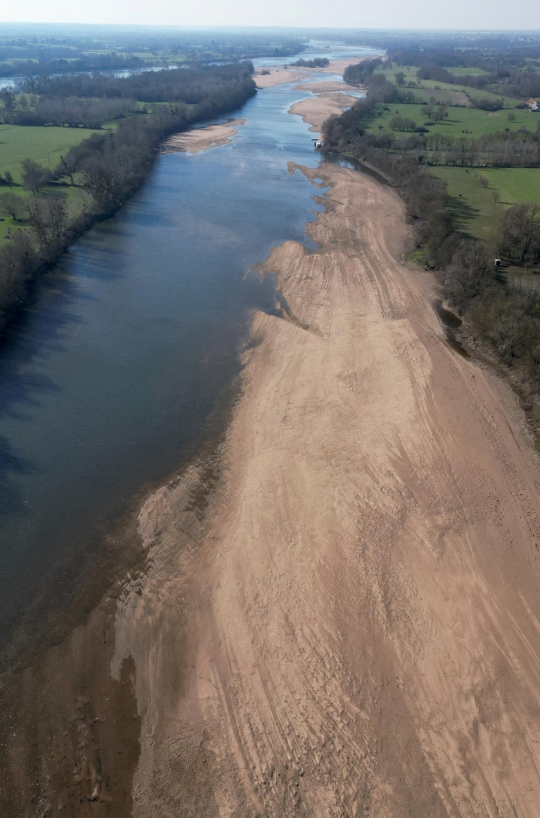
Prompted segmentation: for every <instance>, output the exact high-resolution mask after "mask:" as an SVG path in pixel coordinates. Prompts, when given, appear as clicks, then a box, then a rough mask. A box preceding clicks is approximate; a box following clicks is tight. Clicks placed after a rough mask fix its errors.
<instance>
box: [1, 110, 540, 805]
mask: <svg viewBox="0 0 540 818" xmlns="http://www.w3.org/2000/svg"><path fill="white" fill-rule="evenodd" d="M320 99H322V98H320ZM321 104H323V102H321ZM324 104H326V102H324ZM290 171H291V173H304V174H305V175H306V176H307V177H308V178H309V179H310V180H311V181H312V183H313V191H314V194H315V195H319V196H322V195H323V190H322V188H324V189H325V190H324V197H323V201H324V203H325V206H326V207H325V212H324V213H322V214H320V215H319V216H318V217H317V219H316V221H315V222H313V223H312V224H311V225H310V226H309V233H310V235H311V236H312V238H313V239H314V240H315V242H317V250H316V251H314V252H311V251H308V250H307V249H306V248H305V247H304V246H303V245H301V244H298V243H296V242H287V243H286V244H284V245H282V246H280V247H277V248H275V249H274V250H273V251H272V253H271V255H270V257H269V258H268V259H267V261H266V262H265V263H264V264H263V265H262V268H261V272H262V273H263V274H264V273H265V272H273V273H276V274H277V276H278V280H279V286H280V289H281V291H282V293H283V296H284V298H285V299H286V303H287V305H288V306H287V310H286V311H285V312H283V314H282V317H277V316H275V315H267V314H263V313H260V312H257V313H255V315H254V317H253V325H252V336H253V342H252V344H251V345H250V346H249V348H248V349H247V350H246V351H245V353H244V369H243V374H242V394H241V398H240V399H239V401H238V403H237V404H236V407H235V410H234V415H233V419H232V422H231V424H230V426H229V428H228V431H227V435H226V438H225V440H224V442H223V443H222V444H221V446H220V447H219V449H218V450H217V451H216V452H214V453H213V454H212V455H207V456H206V457H203V458H200V459H199V460H198V461H196V462H194V463H193V464H192V465H191V466H190V468H189V469H188V470H187V471H186V472H185V473H184V474H182V475H180V476H179V477H178V478H176V479H175V480H174V481H172V482H171V483H169V484H168V485H166V486H163V487H161V488H160V489H159V490H157V491H155V492H153V493H152V494H151V495H150V496H149V497H148V499H147V500H146V501H145V502H144V504H143V507H142V509H141V511H140V514H139V518H138V533H139V536H140V538H141V540H142V543H143V544H144V546H145V548H146V550H147V553H148V563H147V566H146V570H145V571H144V573H142V574H141V575H140V576H138V577H136V578H134V579H133V580H132V581H131V582H128V583H127V584H126V585H125V586H124V588H123V590H122V591H121V592H120V593H119V596H118V599H116V600H114V601H110V602H109V603H107V604H108V605H109V609H108V610H107V611H103V614H102V618H101V619H100V618H99V617H97V618H96V616H97V614H94V615H93V618H91V620H90V623H91V626H92V628H93V631H92V633H93V638H94V641H95V642H96V644H97V643H98V642H99V640H100V639H102V640H103V645H104V648H103V650H104V651H105V655H106V661H107V662H109V659H110V671H111V674H112V677H113V680H114V681H112V682H111V683H110V689H111V690H112V691H114V690H115V689H119V686H120V687H121V686H122V685H123V686H124V687H126V686H127V687H128V688H129V691H130V692H129V695H127V697H126V699H125V701H126V702H127V704H126V707H125V710H122V711H116V710H114V708H113V713H114V712H118V713H119V716H118V723H117V725H115V724H114V723H111V719H112V718H113V717H112V716H110V715H108V714H110V708H111V704H110V696H111V694H110V692H109V688H108V687H107V682H106V680H104V678H103V676H102V675H99V673H98V672H97V671H96V674H95V679H94V687H93V694H94V697H95V701H93V702H92V704H91V705H90V704H87V700H85V699H84V696H83V697H82V704H79V707H82V708H83V710H84V708H85V707H86V709H87V712H86V713H83V715H82V716H78V715H77V713H76V712H75V711H72V712H73V713H74V715H73V724H74V727H73V733H72V734H70V736H71V738H70V739H69V740H68V739H65V738H61V737H60V738H58V739H55V740H53V739H52V738H51V731H52V729H53V727H54V725H55V724H56V725H57V729H58V722H54V720H53V719H52V717H51V715H50V711H49V710H47V708H44V707H43V705H40V711H39V712H40V714H41V716H40V722H39V724H40V729H39V731H36V730H34V732H33V733H31V738H32V740H34V741H35V743H36V747H37V750H36V753H37V757H38V758H39V759H40V762H39V764H36V773H35V775H36V777H37V778H38V779H39V780H40V784H39V786H37V785H36V790H35V791H36V796H35V798H38V796H39V798H41V802H40V804H38V805H37V806H36V800H34V802H33V806H32V810H33V812H32V813H30V812H29V811H28V810H26V811H25V812H21V814H24V815H29V814H32V815H34V814H36V815H47V814H49V812H50V814H69V815H85V816H86V815H87V814H88V815H90V814H92V815H93V816H111V818H112V816H116V815H124V814H127V811H131V810H132V815H133V816H134V818H151V817H152V818H154V816H173V815H174V816H175V818H184V817H185V818H187V816H197V818H217V816H220V818H222V817H223V818H225V817H227V818H233V817H234V818H255V816H259V818H262V817H263V816H264V818H289V817H291V818H292V816H305V818H308V816H309V818H338V817H341V816H347V818H348V817H349V816H351V818H352V816H368V815H369V816H373V818H375V816H376V818H411V816H414V818H488V817H489V818H502V816H508V818H510V816H520V818H536V816H537V815H538V804H539V803H540V745H539V743H538V735H539V734H540V685H539V683H538V677H539V674H540V596H539V593H538V586H539V580H540V565H539V556H538V546H539V541H540V525H539V519H540V493H539V485H540V470H539V464H538V458H537V455H536V454H535V452H534V450H533V448H532V445H531V441H530V440H529V439H528V437H527V434H526V427H525V426H524V424H523V422H522V420H523V418H522V414H521V412H520V409H519V406H518V404H517V402H516V400H515V399H514V397H513V395H512V394H511V393H510V392H509V390H508V389H507V388H506V387H505V386H504V385H503V384H502V383H501V382H500V381H498V380H497V378H495V376H493V375H491V374H490V373H489V372H487V371H484V370H483V369H481V368H480V366H479V365H477V364H475V363H474V361H473V360H472V359H464V358H462V357H460V356H459V355H458V354H457V353H456V352H455V351H454V350H452V349H451V348H450V346H449V345H448V344H447V342H446V340H445V335H444V332H443V330H442V328H441V326H440V323H439V321H438V318H437V316H436V314H435V312H434V310H433V307H432V302H431V298H432V292H431V285H432V282H431V280H430V279H429V278H426V275H425V274H417V273H415V272H414V271H413V270H411V269H409V268H408V267H407V266H406V265H404V264H403V262H402V256H403V252H404V251H405V250H406V249H407V247H408V246H409V245H408V242H409V235H408V227H407V224H406V221H405V215H404V208H403V204H402V202H401V201H400V199H399V197H398V196H397V194H396V193H395V191H393V190H392V189H391V188H389V187H385V186H382V185H380V184H379V183H378V182H376V181H375V180H374V179H372V178H371V177H369V176H365V175H362V174H359V173H356V172H354V171H351V170H348V169H345V168H342V167H339V166H336V165H331V164H322V165H321V166H320V167H319V168H317V169H315V170H308V169H305V168H298V167H295V166H292V165H291V166H290ZM104 604H105V603H104ZM103 617H105V620H104V619H103ZM113 617H114V627H113V624H112V623H113ZM88 627H90V626H88ZM77 640H78V641H77ZM85 646H86V647H87V648H88V650H89V651H90V652H91V650H93V649H95V645H94V647H92V645H91V643H90V641H87V642H85V641H84V640H83V639H82V637H81V634H80V633H79V634H78V636H77V634H75V635H74V637H73V638H72V640H71V641H70V643H69V644H66V645H64V646H60V647H59V648H56V649H55V651H56V653H52V654H51V656H50V658H49V660H48V662H47V664H46V666H45V671H46V672H45V671H44V672H43V674H42V679H41V682H42V689H43V690H48V689H49V687H50V686H51V684H54V679H55V676H54V667H55V661H56V673H57V674H59V673H60V670H61V669H62V668H63V670H64V672H68V671H69V672H73V670H72V667H73V665H70V664H69V663H68V662H67V659H66V657H67V658H68V659H69V658H70V657H71V658H72V659H73V657H76V656H79V662H80V661H81V659H80V653H81V652H83V653H84V648H85ZM70 650H71V651H72V653H71V654H70V652H69V651H70ZM77 651H79V653H78V654H77ZM62 657H64V658H62ZM62 662H63V664H62ZM115 685H116V686H117V687H116V688H115ZM37 689H38V688H37V686H34V688H32V687H31V686H30V685H29V683H28V680H27V681H26V682H25V684H23V685H22V692H21V693H20V702H21V703H22V704H21V707H22V706H23V704H24V702H25V701H26V702H27V706H28V707H30V706H31V704H32V702H34V701H35V699H36V695H35V691H37ZM62 689H63V690H66V691H67V690H68V685H67V683H66V682H64V685H63V688H62ZM100 691H101V692H100ZM131 691H132V692H131ZM70 695H73V694H70ZM81 695H82V694H81ZM47 696H48V699H47V700H48V701H49V708H50V702H51V701H54V700H55V697H56V700H57V701H58V702H61V707H62V708H63V709H65V710H69V701H68V700H66V702H64V700H63V698H62V697H61V695H60V692H58V691H57V692H56V693H55V694H54V695H53V693H51V692H49V693H47ZM100 696H101V697H102V699H101V700H102V701H103V702H109V704H108V705H107V707H106V708H105V709H104V710H103V712H100V711H99V708H98V707H97V705H96V702H97V703H99V701H100ZM25 697H26V698H25ZM130 697H131V698H130ZM131 701H134V702H135V703H136V712H134V708H133V704H131V705H130V704H129V702H131ZM107 708H109V709H107ZM100 720H101V721H100ZM102 722H106V724H108V727H105V726H104V727H103V728H102V727H100V724H102ZM129 725H131V728H132V730H131V732H130V730H129V729H128V727H129ZM79 728H80V729H79ZM114 728H116V729H114ZM78 729H79V732H77V730H78ZM100 729H104V730H106V731H107V730H108V733H106V735H109V736H112V738H111V739H110V740H111V741H112V742H113V743H112V744H111V745H107V753H105V754H101V755H100V750H99V742H98V743H97V744H96V742H95V740H94V743H92V741H91V740H90V739H91V736H92V735H95V734H96V731H99V730H100ZM134 730H136V731H137V732H138V733H139V735H140V746H139V748H138V751H135V750H130V749H129V743H130V741H132V732H133V731H134ZM85 731H86V732H85ZM92 731H93V733H92ZM77 735H79V741H78V743H77V742H76V741H75V738H76V736H77ZM124 735H125V738H126V747H125V752H126V754H127V755H128V761H129V763H127V764H124V766H123V767H120V768H119V769H120V776H119V778H118V779H117V778H115V774H116V773H115V767H114V765H113V767H112V770H111V767H110V765H111V763H112V762H111V761H110V757H109V754H110V753H111V752H114V753H120V754H121V753H122V752H123V747H122V739H123V738H124ZM47 737H48V742H47V740H46V739H47ZM55 741H56V744H55ZM62 742H63V743H62ZM70 742H71V743H70ZM7 744H8V745H9V758H10V763H11V769H12V770H13V771H15V772H16V774H17V776H18V777H19V779H20V781H21V782H22V781H24V774H25V770H24V764H23V761H24V753H23V751H22V749H21V748H22V746H23V736H22V734H21V732H20V731H19V732H18V733H17V735H16V737H14V736H12V735H11V734H10V735H9V740H8V742H7ZM40 747H41V748H42V750H41V753H40V752H39V749H40ZM59 747H60V748H61V747H64V749H63V751H62V752H60V750H59V749H58V748H59ZM113 748H114V750H113ZM62 753H63V755H62ZM57 765H60V766H59V767H58V766H57ZM135 767H136V769H135V773H134V777H133V785H132V786H129V783H128V779H127V777H126V776H127V772H126V771H129V770H131V769H133V768H135ZM81 768H83V769H82V772H81ZM59 769H60V770H61V769H64V770H73V775H74V776H76V777H78V778H77V780H78V782H79V783H78V786H79V789H78V790H77V796H78V797H80V804H81V806H80V809H79V807H77V806H76V803H77V802H76V799H75V797H73V799H72V801H70V802H69V804H70V805H71V806H70V808H68V810H67V811H63V812H61V811H60V810H59V809H58V807H57V804H58V802H59V796H58V794H56V799H57V800H56V801H54V799H53V795H54V792H53V791H52V790H51V786H50V780H51V776H52V774H53V771H54V770H59ZM57 774H58V773H57ZM66 786H68V785H67V784H66ZM70 786H71V788H72V789H73V785H70ZM96 787H97V790H96ZM94 792H95V793H97V794H96V800H95V801H92V800H91V799H92V797H93V793H94ZM39 793H41V795H39ZM43 793H45V794H46V796H47V799H48V804H49V807H50V808H51V809H50V810H49V812H47V809H48V806H47V803H45V801H44V800H43V799H44V797H45V796H44V795H43ZM118 805H120V808H117V806H118ZM38 807H39V809H38ZM40 810H41V811H40ZM9 814H10V815H13V816H17V818H18V813H17V812H16V811H15V810H11V811H10V812H9Z"/></svg>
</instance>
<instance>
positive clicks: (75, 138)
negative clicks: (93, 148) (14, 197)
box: [0, 125, 95, 182]
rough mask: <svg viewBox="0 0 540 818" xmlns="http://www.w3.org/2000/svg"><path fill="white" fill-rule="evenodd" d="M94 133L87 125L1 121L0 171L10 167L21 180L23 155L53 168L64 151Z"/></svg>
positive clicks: (17, 178)
mask: <svg viewBox="0 0 540 818" xmlns="http://www.w3.org/2000/svg"><path fill="white" fill-rule="evenodd" d="M93 133H95V131H93V130H90V129H87V128H61V127H58V128H56V127H50V128H43V127H40V126H36V127H32V126H25V127H22V126H20V125H0V148H1V149H0V173H2V174H4V173H5V172H6V171H7V170H9V171H10V172H11V173H12V174H13V178H14V179H15V181H16V182H20V181H21V162H22V160H23V159H34V160H35V161H36V162H39V163H40V164H41V165H44V166H45V167H50V168H54V167H55V165H57V164H58V162H59V160H60V156H61V155H62V154H63V153H65V152H66V151H68V150H69V149H70V148H71V147H73V145H78V144H79V143H80V142H82V141H83V139H87V138H88V137H89V136H91V135H92V134H93Z"/></svg>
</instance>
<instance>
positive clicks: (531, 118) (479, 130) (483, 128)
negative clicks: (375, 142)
mask: <svg viewBox="0 0 540 818" xmlns="http://www.w3.org/2000/svg"><path fill="white" fill-rule="evenodd" d="M422 107H423V106H422V105H403V104H395V103H391V104H390V105H382V104H379V105H377V106H376V108H375V112H374V114H373V116H372V118H371V121H370V125H369V130H370V131H371V132H373V133H375V132H377V131H380V130H381V127H382V129H386V130H388V129H389V123H390V121H391V120H392V119H393V118H394V117H395V116H402V117H406V118H407V119H412V120H413V121H414V123H415V125H416V127H419V126H421V125H424V124H426V123H427V122H428V119H427V117H426V115H425V113H423V112H422ZM509 113H510V112H509V111H506V110H502V111H482V110H480V109H479V108H464V107H457V106H452V107H450V108H448V119H445V120H442V121H441V122H438V123H437V124H434V125H430V126H429V131H430V133H442V134H447V135H451V136H462V135H463V134H467V135H468V136H471V137H478V136H484V135H485V134H490V133H496V132H497V131H504V130H505V129H506V128H508V129H509V130H511V131H518V130H519V129H520V128H528V129H529V130H536V126H537V124H538V123H539V122H540V115H538V116H537V115H535V114H531V113H529V111H526V110H523V109H521V110H516V111H512V112H511V114H512V116H514V117H515V119H514V120H513V121H510V120H508V114H509Z"/></svg>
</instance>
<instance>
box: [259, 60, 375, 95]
mask: <svg viewBox="0 0 540 818" xmlns="http://www.w3.org/2000/svg"><path fill="white" fill-rule="evenodd" d="M364 59H368V58H366V57H352V58H348V59H346V60H331V61H330V65H328V66H326V68H300V67H298V68H296V67H294V66H292V67H291V66H287V68H285V66H283V65H278V66H275V67H272V68H267V69H261V68H258V69H257V70H256V71H255V72H254V74H253V78H254V80H255V84H256V86H257V88H271V87H272V86H274V85H282V84H283V83H286V82H298V80H302V79H306V78H309V77H310V76H313V75H314V74H320V73H324V74H343V72H344V71H345V69H346V68H347V66H348V65H358V63H359V62H362V60H364ZM263 70H269V71H270V73H269V74H264V75H263V74H262V73H261V72H262V71H263ZM325 84H326V83H325ZM328 84H332V85H338V84H339V83H335V82H332V83H330V82H329V83H328ZM342 87H343V86H342ZM310 90H313V89H312V88H311V89H310Z"/></svg>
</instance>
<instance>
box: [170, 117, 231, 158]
mask: <svg viewBox="0 0 540 818" xmlns="http://www.w3.org/2000/svg"><path fill="white" fill-rule="evenodd" d="M245 121H246V120H245V119H231V120H229V121H228V122H225V123H223V124H222V125H206V126H204V127H203V128H193V130H191V131H183V132H182V133H178V134H174V135H173V136H170V137H169V138H168V139H167V141H166V142H165V143H164V145H163V153H176V152H177V151H187V152H188V153H199V151H205V150H208V148H216V147H218V146H219V145H227V144H228V143H229V142H231V141H232V140H233V138H234V137H235V136H236V135H237V133H238V128H239V127H240V126H241V125H243V124H244V123H245Z"/></svg>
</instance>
